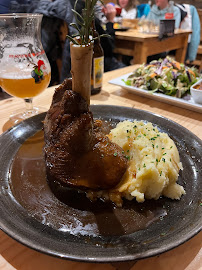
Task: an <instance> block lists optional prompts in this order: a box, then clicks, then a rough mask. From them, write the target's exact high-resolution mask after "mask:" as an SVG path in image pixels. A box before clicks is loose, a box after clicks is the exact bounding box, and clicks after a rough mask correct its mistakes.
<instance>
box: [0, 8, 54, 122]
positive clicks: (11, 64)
mask: <svg viewBox="0 0 202 270" xmlns="http://www.w3.org/2000/svg"><path fill="white" fill-rule="evenodd" d="M42 17H43V15H41V14H28V13H14V14H0V86H1V88H2V89H3V90H4V91H5V92H7V93H8V94H10V95H12V96H15V97H18V98H22V99H24V101H25V105H26V107H25V109H21V110H20V111H17V112H15V113H13V114H12V115H11V116H10V122H11V123H10V126H12V125H14V124H16V123H18V122H20V121H22V120H24V119H26V118H29V117H31V116H33V115H36V114H38V113H41V112H43V111H45V109H42V108H37V107H33V103H32V100H33V97H35V96H37V95H38V94H40V93H41V92H42V91H44V90H45V89H46V88H47V86H48V85H49V83H50V78H51V68H50V64H49V61H48V59H47V57H46V54H45V52H44V49H43V46H42V43H41V20H42Z"/></svg>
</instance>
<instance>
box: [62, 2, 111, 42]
mask: <svg viewBox="0 0 202 270" xmlns="http://www.w3.org/2000/svg"><path fill="white" fill-rule="evenodd" d="M97 1H98V0H86V1H85V7H84V9H83V10H82V14H79V13H78V12H77V11H76V6H77V3H78V0H76V1H75V4H74V9H72V12H73V13H74V16H75V20H76V23H71V24H70V25H71V26H72V27H73V28H74V29H76V30H77V34H75V35H74V36H70V35H67V38H68V39H69V40H70V41H71V42H72V43H73V44H76V45H88V44H89V42H91V41H93V40H95V39H97V38H98V37H95V38H94V37H93V29H92V24H93V20H94V7H95V5H96V3H97ZM101 2H102V1H101ZM75 37H79V38H75ZM90 37H91V38H90ZM100 37H109V35H107V34H103V35H101V36H100Z"/></svg>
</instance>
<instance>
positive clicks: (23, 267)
mask: <svg viewBox="0 0 202 270" xmlns="http://www.w3.org/2000/svg"><path fill="white" fill-rule="evenodd" d="M133 70H134V66H130V67H127V68H124V69H120V70H116V71H112V72H108V73H105V74H104V84H103V90H102V92H101V94H99V95H95V96H93V97H92V99H91V104H113V105H121V106H126V107H134V108H138V109H143V110H147V111H149V112H153V113H157V114H160V115H162V116H165V117H167V118H169V119H171V120H173V121H175V122H177V123H179V124H181V125H182V126H184V127H186V128H188V129H189V130H191V131H192V132H193V133H194V134H196V135H197V136H198V137H200V138H201V139H202V114H200V113H197V112H192V111H189V110H185V109H182V108H179V107H175V106H171V105H168V104H165V103H160V102H158V101H155V100H152V99H148V98H145V97H140V96H137V95H135V94H129V93H128V92H127V91H126V90H124V89H121V88H120V87H117V86H114V85H110V84H108V83H107V82H108V81H109V80H111V79H113V78H115V77H119V76H120V75H123V74H124V73H129V72H131V71H133ZM53 92H54V87H51V88H48V89H47V90H46V91H45V92H43V93H42V94H41V95H40V96H38V97H36V98H35V100H34V101H35V104H37V105H40V106H44V107H46V108H47V109H48V108H49V106H50V103H51V99H52V95H53ZM23 105H24V104H23V103H22V101H21V100H18V99H16V98H10V99H6V100H3V101H0V115H1V118H0V131H1V132H2V127H3V125H4V123H5V122H6V121H7V119H8V117H9V114H10V113H11V112H12V111H13V110H15V109H17V108H19V107H20V106H23ZM201 267H202V232H201V233H199V234H198V235H196V236H195V237H194V238H192V239H191V240H189V241H188V242H186V243H185V244H183V245H181V246H179V247H177V248H175V249H173V250H171V251H168V252H166V253H164V254H161V255H159V256H155V257H152V258H148V259H145V260H140V261H138V262H136V263H135V264H134V262H130V263H124V264H113V265H112V264H94V263H81V262H73V261H65V260H62V259H59V258H54V257H51V256H48V255H44V254H41V253H39V252H37V251H34V250H32V249H30V248H28V247H25V246H23V245H22V244H20V243H18V242H16V241H15V240H13V239H11V238H10V237H9V236H7V235H6V234H5V233H3V232H2V231H0V270H14V269H17V270H36V269H37V270H71V269H74V270H82V269H84V270H92V269H93V270H102V269H105V270H113V269H115V268H117V269H124V270H128V269H131V270H139V269H141V270H154V269H155V270H171V269H172V270H185V269H186V270H199V269H201Z"/></svg>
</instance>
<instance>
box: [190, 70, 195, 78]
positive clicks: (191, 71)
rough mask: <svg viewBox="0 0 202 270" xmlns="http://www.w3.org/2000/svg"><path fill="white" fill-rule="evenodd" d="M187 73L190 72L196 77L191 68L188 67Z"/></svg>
mask: <svg viewBox="0 0 202 270" xmlns="http://www.w3.org/2000/svg"><path fill="white" fill-rule="evenodd" d="M188 71H189V73H191V74H192V75H193V76H194V77H196V75H195V73H194V72H193V70H191V69H188Z"/></svg>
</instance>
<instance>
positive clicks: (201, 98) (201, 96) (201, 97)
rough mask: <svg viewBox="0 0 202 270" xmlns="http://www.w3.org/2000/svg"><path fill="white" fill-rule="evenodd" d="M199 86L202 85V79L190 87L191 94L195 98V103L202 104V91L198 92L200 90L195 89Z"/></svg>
mask: <svg viewBox="0 0 202 270" xmlns="http://www.w3.org/2000/svg"><path fill="white" fill-rule="evenodd" d="M198 84H201V85H202V79H201V80H199V81H198V82H196V83H195V84H193V85H192V86H191V87H190V92H191V96H192V97H193V100H194V102H196V103H199V104H202V90H198V89H196V88H194V86H196V85H198ZM201 88H202V87H201Z"/></svg>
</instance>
